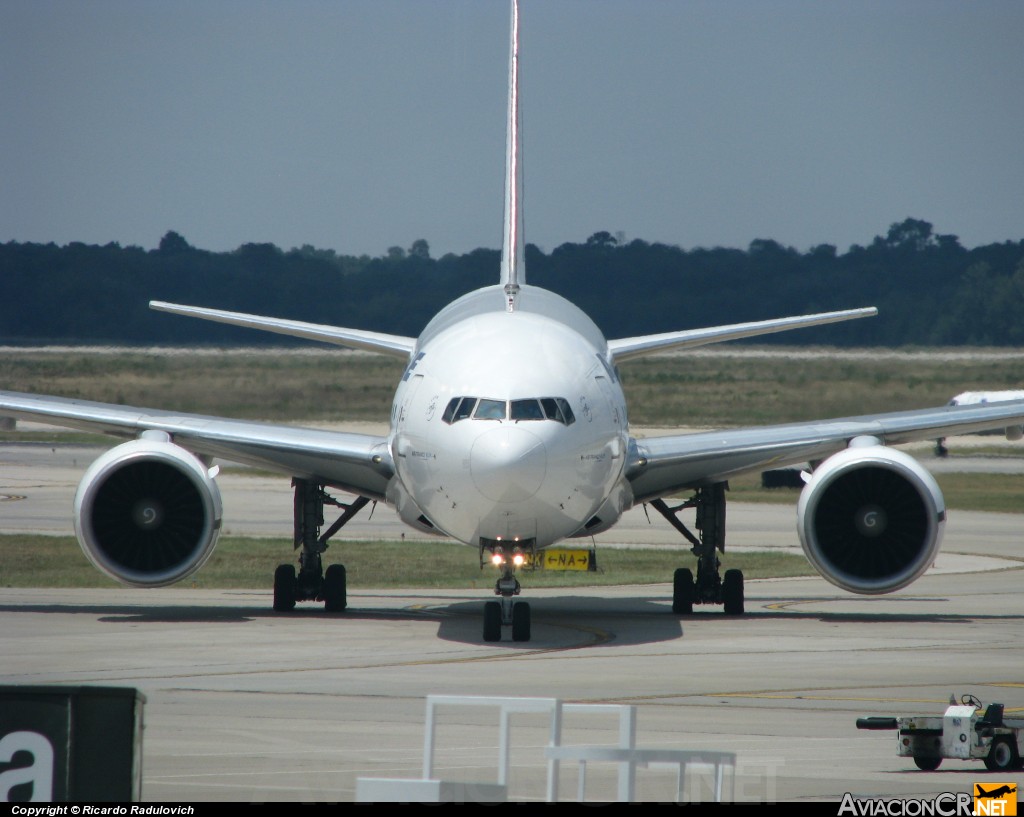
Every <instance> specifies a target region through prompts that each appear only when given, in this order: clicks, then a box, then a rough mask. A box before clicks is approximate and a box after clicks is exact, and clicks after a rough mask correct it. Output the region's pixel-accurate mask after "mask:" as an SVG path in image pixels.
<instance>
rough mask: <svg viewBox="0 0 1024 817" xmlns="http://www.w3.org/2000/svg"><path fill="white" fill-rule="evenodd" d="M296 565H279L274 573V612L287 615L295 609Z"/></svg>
mask: <svg viewBox="0 0 1024 817" xmlns="http://www.w3.org/2000/svg"><path fill="white" fill-rule="evenodd" d="M295 586H296V581H295V565H278V566H277V570H275V571H274V610H276V611H277V612H278V613H287V612H288V611H289V610H294V609H295Z"/></svg>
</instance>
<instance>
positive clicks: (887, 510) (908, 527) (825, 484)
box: [797, 438, 946, 594]
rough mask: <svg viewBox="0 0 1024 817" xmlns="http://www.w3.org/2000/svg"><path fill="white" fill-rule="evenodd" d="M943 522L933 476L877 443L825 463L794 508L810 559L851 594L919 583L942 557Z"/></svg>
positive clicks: (869, 442) (857, 443) (853, 446)
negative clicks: (940, 549) (936, 559)
mask: <svg viewBox="0 0 1024 817" xmlns="http://www.w3.org/2000/svg"><path fill="white" fill-rule="evenodd" d="M945 521H946V504H945V500H944V499H943V498H942V492H941V491H940V490H939V486H938V485H937V484H936V482H935V479H934V478H933V477H932V475H931V474H929V473H928V471H926V470H925V469H924V468H922V467H921V465H920V464H919V463H918V462H917V461H916V460H915V459H914V458H913V457H910V456H908V455H907V454H904V453H903V452H901V451H896V450H894V449H891V448H886V447H885V446H883V445H880V444H878V441H877V440H875V439H874V438H870V439H868V440H864V441H858V440H854V442H853V443H852V444H851V447H850V448H847V449H846V450H845V451H841V452H840V453H838V454H835V455H834V456H832V457H830V458H829V459H827V460H825V462H823V463H822V464H821V465H820V466H819V467H818V468H817V469H816V470H815V471H814V474H813V475H812V476H811V478H810V479H809V481H808V482H807V484H806V485H805V486H804V489H803V493H801V495H800V503H799V505H798V506H797V530H798V532H799V534H800V543H801V544H802V545H803V549H804V554H805V555H806V556H807V559H808V560H809V561H810V563H811V564H812V565H814V567H815V569H817V570H818V572H819V573H821V575H822V576H824V577H825V578H826V579H828V580H829V581H830V582H832V584H834V585H836V586H838V587H841V588H843V589H844V590H849V591H850V592H853V593H866V594H877V593H889V592H892V591H893V590H899V589H901V588H903V587H906V586H907V585H908V584H910V583H911V582H912V581H914V580H916V579H918V578H920V577H921V575H922V574H923V573H924V572H925V571H926V570H927V569H928V568H929V567H930V566H931V564H932V562H933V561H934V560H935V557H936V555H937V554H938V552H939V546H940V544H941V542H942V529H943V527H944V525H945Z"/></svg>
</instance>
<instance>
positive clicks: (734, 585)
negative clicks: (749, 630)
mask: <svg viewBox="0 0 1024 817" xmlns="http://www.w3.org/2000/svg"><path fill="white" fill-rule="evenodd" d="M722 602H723V603H724V604H725V614H726V615H727V616H742V615H743V571H741V570H726V571H725V576H724V577H723V579H722Z"/></svg>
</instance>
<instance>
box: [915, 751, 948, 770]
mask: <svg viewBox="0 0 1024 817" xmlns="http://www.w3.org/2000/svg"><path fill="white" fill-rule="evenodd" d="M940 763H942V758H941V757H932V756H930V755H929V756H925V755H914V765H915V766H917V768H919V769H920V770H921V771H922V772H934V771H935V770H936V769H937V768H939V764H940Z"/></svg>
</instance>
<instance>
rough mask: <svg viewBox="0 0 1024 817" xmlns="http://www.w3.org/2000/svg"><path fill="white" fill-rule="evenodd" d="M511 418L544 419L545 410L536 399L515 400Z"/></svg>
mask: <svg viewBox="0 0 1024 817" xmlns="http://www.w3.org/2000/svg"><path fill="white" fill-rule="evenodd" d="M509 419H510V420H543V419H544V412H543V411H542V410H541V407H540V403H538V402H537V401H536V400H513V401H512V406H511V412H510V413H509Z"/></svg>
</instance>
